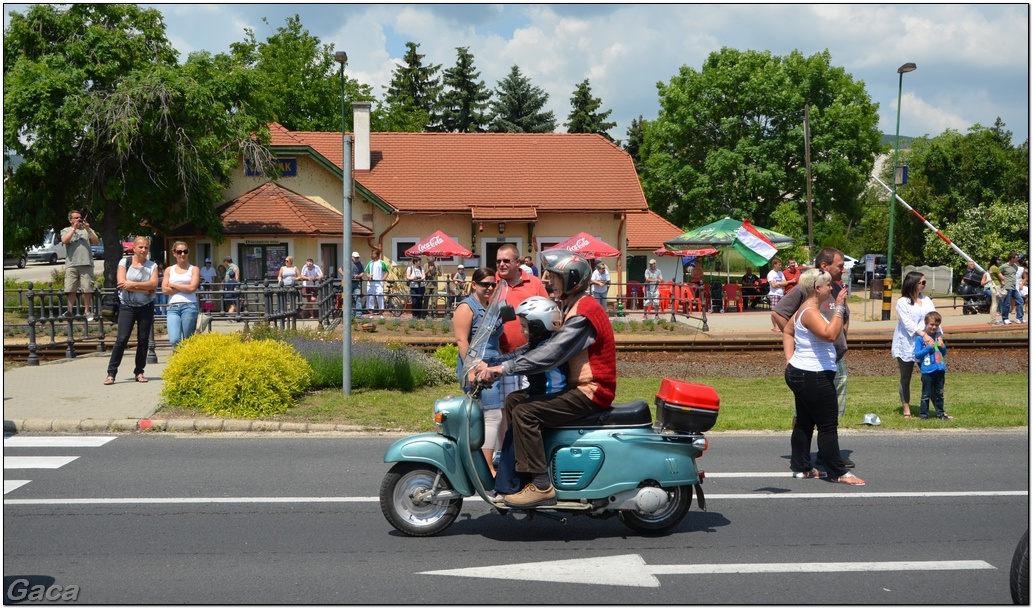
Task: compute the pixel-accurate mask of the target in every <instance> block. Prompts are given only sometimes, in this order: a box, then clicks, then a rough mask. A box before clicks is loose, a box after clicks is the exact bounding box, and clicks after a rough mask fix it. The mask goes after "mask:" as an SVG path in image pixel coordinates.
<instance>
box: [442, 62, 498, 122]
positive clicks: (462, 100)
mask: <svg viewBox="0 0 1033 609" xmlns="http://www.w3.org/2000/svg"><path fill="white" fill-rule="evenodd" d="M456 52H457V53H458V57H457V59H456V65H455V66H454V67H452V68H449V69H447V70H445V74H444V77H443V79H442V80H443V81H444V85H445V87H446V89H445V91H444V92H443V93H442V94H441V97H440V109H441V124H440V126H437V128H436V130H438V131H454V132H459V133H473V132H477V131H486V130H487V128H488V123H489V122H490V117H489V116H488V115H487V114H486V113H485V110H487V109H488V101H489V100H490V99H491V92H490V91H489V90H488V88H487V87H486V86H485V84H484V81H483V80H481V81H478V80H477V79H478V78H479V77H480V75H481V73H480V72H479V71H477V70H476V69H474V67H473V55H471V54H470V50H469V49H468V48H467V47H456Z"/></svg>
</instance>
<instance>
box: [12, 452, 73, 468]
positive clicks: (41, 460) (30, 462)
mask: <svg viewBox="0 0 1033 609" xmlns="http://www.w3.org/2000/svg"><path fill="white" fill-rule="evenodd" d="M78 458H79V457H8V456H7V455H4V469H57V468H59V467H64V466H65V465H68V464H69V463H71V462H72V461H75V460H76V459H78Z"/></svg>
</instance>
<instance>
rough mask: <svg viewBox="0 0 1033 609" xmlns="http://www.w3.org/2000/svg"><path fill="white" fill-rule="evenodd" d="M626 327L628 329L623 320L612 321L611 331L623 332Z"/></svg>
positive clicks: (615, 332)
mask: <svg viewBox="0 0 1033 609" xmlns="http://www.w3.org/2000/svg"><path fill="white" fill-rule="evenodd" d="M627 329H628V324H626V323H624V322H623V321H615V322H613V333H614V334H620V333H622V332H624V331H625V330H627Z"/></svg>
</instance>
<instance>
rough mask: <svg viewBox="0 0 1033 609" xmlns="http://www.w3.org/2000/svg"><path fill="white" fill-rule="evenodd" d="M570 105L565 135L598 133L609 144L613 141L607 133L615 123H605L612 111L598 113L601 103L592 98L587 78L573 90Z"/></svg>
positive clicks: (597, 99)
mask: <svg viewBox="0 0 1033 609" xmlns="http://www.w3.org/2000/svg"><path fill="white" fill-rule="evenodd" d="M570 105H571V111H570V116H568V117H567V122H566V123H564V124H565V125H566V126H567V133H598V134H599V135H601V136H603V137H605V138H606V139H608V140H610V141H611V142H612V141H613V138H612V137H610V134H609V133H607V131H608V130H610V129H613V128H614V127H616V126H617V123H614V122H607V121H606V117H608V116H610V113H611V112H613V110H607V111H606V112H599V107H600V106H602V105H603V101H602V100H601V99H599V98H598V97H592V87H591V85H589V84H588V79H587V78H586V79H585V80H584V81H582V82H581V83H580V84H578V86H577V88H576V89H574V96H573V97H571V98H570Z"/></svg>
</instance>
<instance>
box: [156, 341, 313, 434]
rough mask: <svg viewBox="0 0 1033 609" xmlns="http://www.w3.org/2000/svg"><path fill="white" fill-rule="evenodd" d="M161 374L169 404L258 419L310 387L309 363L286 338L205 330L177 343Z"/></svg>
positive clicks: (293, 401) (288, 405)
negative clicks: (246, 337)
mask: <svg viewBox="0 0 1033 609" xmlns="http://www.w3.org/2000/svg"><path fill="white" fill-rule="evenodd" d="M162 376H163V377H164V379H165V380H164V383H163V387H162V396H163V397H164V398H165V401H166V402H167V403H168V404H169V405H170V406H178V407H183V408H200V409H201V410H203V411H204V412H205V413H206V414H208V415H210V416H221V417H231V418H257V417H266V416H271V415H276V414H279V413H281V412H284V411H286V410H288V409H289V408H291V407H292V406H294V405H295V404H296V400H297V398H298V397H300V396H301V395H302V394H303V393H304V392H305V391H306V390H307V389H308V388H309V385H310V382H311V377H312V368H311V367H310V366H309V364H308V362H306V361H305V359H304V358H302V357H301V356H300V355H298V352H297V351H295V350H294V348H293V347H291V346H290V345H288V344H286V343H283V342H280V341H275V340H247V341H242V340H241V338H240V337H239V336H238V335H235V334H213V333H207V334H195V335H193V336H191V337H190V338H188V339H186V340H184V341H183V342H181V343H180V344H179V345H177V347H176V350H175V352H174V353H173V354H172V356H171V357H170V358H169V362H168V365H167V366H165V371H164V372H163V374H162Z"/></svg>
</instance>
